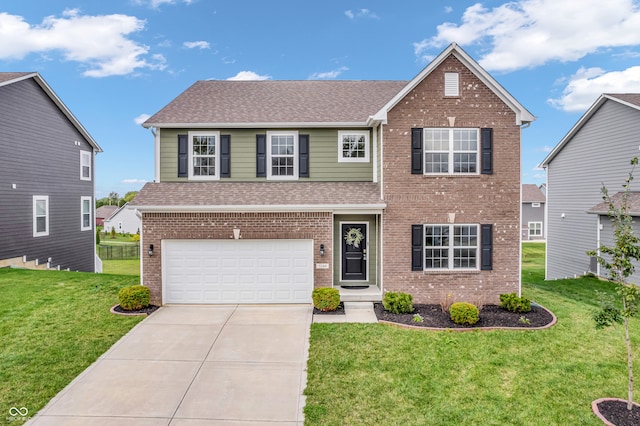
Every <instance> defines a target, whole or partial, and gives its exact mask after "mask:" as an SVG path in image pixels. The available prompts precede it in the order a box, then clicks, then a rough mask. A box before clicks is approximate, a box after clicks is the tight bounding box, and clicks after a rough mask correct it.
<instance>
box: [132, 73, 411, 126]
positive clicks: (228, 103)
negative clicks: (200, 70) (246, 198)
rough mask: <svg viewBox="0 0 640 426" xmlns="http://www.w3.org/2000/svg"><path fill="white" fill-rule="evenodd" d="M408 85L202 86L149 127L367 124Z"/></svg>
mask: <svg viewBox="0 0 640 426" xmlns="http://www.w3.org/2000/svg"><path fill="white" fill-rule="evenodd" d="M407 83H408V82H407V81H344V80H343V81H339V80H338V81H336V80H332V81H324V80H322V81H313V80H312V81H218V80H207V81H197V82H196V83H194V84H193V85H192V86H191V87H189V88H188V89H187V90H185V91H184V92H183V93H181V94H180V95H179V96H178V97H177V98H175V99H174V100H173V101H171V102H170V103H169V104H168V105H167V106H165V107H164V108H162V109H161V110H160V111H159V112H157V113H156V114H154V115H153V116H151V117H150V118H149V119H148V120H147V121H146V122H145V123H144V126H145V127H151V126H159V127H170V125H172V124H173V125H179V124H224V123H228V124H232V123H234V124H243V123H244V124H252V123H266V124H275V123H364V122H366V120H367V119H368V118H369V116H371V115H373V114H375V113H376V112H378V110H379V109H380V108H382V107H383V106H384V105H385V104H386V102H388V101H389V100H390V99H391V98H393V96H394V95H396V94H397V93H398V92H399V91H400V90H401V89H402V88H403V87H404V86H405V85H406V84H407ZM167 125H169V126H167Z"/></svg>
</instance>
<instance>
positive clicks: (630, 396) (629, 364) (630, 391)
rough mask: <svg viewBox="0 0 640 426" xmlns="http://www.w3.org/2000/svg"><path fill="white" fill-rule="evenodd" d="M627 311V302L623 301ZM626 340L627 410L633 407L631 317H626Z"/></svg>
mask: <svg viewBox="0 0 640 426" xmlns="http://www.w3.org/2000/svg"><path fill="white" fill-rule="evenodd" d="M622 304H623V306H624V307H625V309H626V301H625V300H623V301H622ZM624 340H625V342H626V344H627V367H628V369H629V389H628V392H627V393H628V395H627V410H631V408H632V407H633V405H632V404H633V357H632V356H631V338H630V337H629V317H627V316H625V317H624Z"/></svg>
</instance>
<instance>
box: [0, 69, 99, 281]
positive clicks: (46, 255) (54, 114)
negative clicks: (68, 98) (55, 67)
mask: <svg viewBox="0 0 640 426" xmlns="http://www.w3.org/2000/svg"><path fill="white" fill-rule="evenodd" d="M98 152H102V149H101V148H100V146H98V144H97V143H96V141H95V140H94V139H93V138H92V137H91V135H89V133H88V132H87V131H86V129H85V128H84V127H83V126H82V124H80V122H79V121H78V120H77V119H76V118H75V117H74V115H73V114H72V113H71V111H69V109H68V108H67V107H66V106H65V105H64V103H63V102H62V101H61V100H60V98H58V96H57V95H56V94H55V93H54V92H53V90H52V89H51V87H49V85H48V84H47V83H46V82H45V81H44V79H43V78H42V77H41V76H40V75H39V74H38V73H25V72H16V73H12V72H1V73H0V153H1V155H0V181H1V182H2V184H1V185H0V267H7V266H14V267H23V268H55V269H69V270H73V271H85V272H94V271H99V270H100V261H99V259H97V258H96V254H95V233H94V232H93V230H94V226H93V224H94V210H95V209H94V191H95V190H94V184H95V182H94V181H95V178H94V176H95V174H94V161H95V155H96V153H98Z"/></svg>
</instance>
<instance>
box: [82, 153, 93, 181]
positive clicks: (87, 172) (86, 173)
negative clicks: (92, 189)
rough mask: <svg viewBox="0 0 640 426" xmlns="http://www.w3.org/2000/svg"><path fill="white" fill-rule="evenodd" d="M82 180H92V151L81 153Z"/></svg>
mask: <svg viewBox="0 0 640 426" xmlns="http://www.w3.org/2000/svg"><path fill="white" fill-rule="evenodd" d="M80 180H91V151H80Z"/></svg>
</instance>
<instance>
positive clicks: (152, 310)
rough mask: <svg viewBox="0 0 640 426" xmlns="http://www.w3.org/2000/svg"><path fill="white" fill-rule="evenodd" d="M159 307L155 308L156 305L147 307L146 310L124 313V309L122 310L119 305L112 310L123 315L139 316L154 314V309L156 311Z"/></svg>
mask: <svg viewBox="0 0 640 426" xmlns="http://www.w3.org/2000/svg"><path fill="white" fill-rule="evenodd" d="M159 307H160V306H156V305H149V306H147V307H146V308H142V309H135V310H132V311H126V310H124V309H122V306H120V305H116V306H114V307H113V310H114V311H115V312H117V313H119V314H124V315H141V314H147V315H151V314H152V313H154V312H155V311H156V309H158V308H159Z"/></svg>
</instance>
